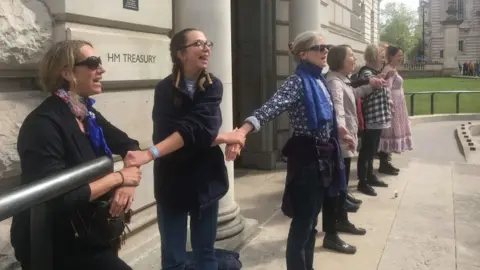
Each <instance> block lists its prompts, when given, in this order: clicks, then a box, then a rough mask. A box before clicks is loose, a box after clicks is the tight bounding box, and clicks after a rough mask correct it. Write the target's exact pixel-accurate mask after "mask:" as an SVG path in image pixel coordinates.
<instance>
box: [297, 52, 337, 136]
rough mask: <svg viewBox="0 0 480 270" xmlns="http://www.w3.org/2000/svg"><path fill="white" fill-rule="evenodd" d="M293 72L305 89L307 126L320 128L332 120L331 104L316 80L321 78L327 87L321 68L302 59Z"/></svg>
mask: <svg viewBox="0 0 480 270" xmlns="http://www.w3.org/2000/svg"><path fill="white" fill-rule="evenodd" d="M295 73H296V74H297V75H298V76H300V78H302V82H303V88H304V90H305V95H304V96H305V100H304V104H305V109H306V115H307V119H308V128H309V129H311V130H320V129H321V128H323V127H324V126H325V124H327V123H328V122H331V121H332V120H333V110H332V105H331V103H330V101H329V99H328V97H327V96H326V95H325V93H324V91H323V90H322V88H321V87H320V85H319V84H318V82H317V80H321V81H322V83H323V84H324V85H325V87H327V81H326V80H325V77H323V75H322V68H321V67H319V66H317V65H314V64H312V63H310V62H308V61H302V62H301V63H300V64H298V65H297V69H296V72H295Z"/></svg>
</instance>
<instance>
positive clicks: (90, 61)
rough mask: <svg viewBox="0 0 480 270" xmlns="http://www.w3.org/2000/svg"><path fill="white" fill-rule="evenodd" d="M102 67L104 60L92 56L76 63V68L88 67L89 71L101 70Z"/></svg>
mask: <svg viewBox="0 0 480 270" xmlns="http://www.w3.org/2000/svg"><path fill="white" fill-rule="evenodd" d="M101 65H102V59H100V57H99V56H90V57H87V59H85V60H83V61H80V62H78V63H75V66H76V67H78V66H86V67H88V68H89V69H92V70H95V69H97V68H99V67H100V66H101Z"/></svg>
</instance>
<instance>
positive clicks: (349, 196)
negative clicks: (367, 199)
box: [347, 192, 362, 204]
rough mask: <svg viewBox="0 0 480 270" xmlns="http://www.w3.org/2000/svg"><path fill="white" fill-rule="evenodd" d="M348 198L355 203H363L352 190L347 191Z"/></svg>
mask: <svg viewBox="0 0 480 270" xmlns="http://www.w3.org/2000/svg"><path fill="white" fill-rule="evenodd" d="M347 200H349V201H351V202H352V203H354V204H362V200H360V199H357V198H355V197H354V196H353V195H352V194H351V193H350V192H348V193H347Z"/></svg>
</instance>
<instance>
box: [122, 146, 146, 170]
mask: <svg viewBox="0 0 480 270" xmlns="http://www.w3.org/2000/svg"><path fill="white" fill-rule="evenodd" d="M152 160H153V155H152V153H150V151H149V150H142V151H128V152H127V155H126V156H125V159H124V160H123V162H124V166H125V167H132V166H133V167H140V166H142V165H145V164H147V163H149V162H150V161H152Z"/></svg>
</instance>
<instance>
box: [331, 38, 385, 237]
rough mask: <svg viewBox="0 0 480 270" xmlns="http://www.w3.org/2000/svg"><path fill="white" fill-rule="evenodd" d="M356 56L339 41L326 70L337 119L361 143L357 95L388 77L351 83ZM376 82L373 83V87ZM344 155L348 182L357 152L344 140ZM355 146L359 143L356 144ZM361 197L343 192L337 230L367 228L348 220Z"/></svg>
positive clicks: (340, 126)
mask: <svg viewBox="0 0 480 270" xmlns="http://www.w3.org/2000/svg"><path fill="white" fill-rule="evenodd" d="M355 60H356V59H355V56H354V54H353V50H352V49H351V47H350V46H348V45H340V46H335V47H333V48H332V49H331V50H330V52H329V54H328V58H327V62H328V66H329V70H330V71H329V72H328V74H327V78H326V79H327V83H328V89H330V91H331V94H332V99H333V103H334V106H335V110H336V112H337V123H338V126H339V129H340V128H342V129H344V130H345V132H346V133H347V134H349V135H350V136H351V137H352V138H353V140H354V142H355V144H358V135H357V134H358V118H357V106H356V99H357V98H358V97H363V96H366V95H367V94H369V93H370V92H371V91H372V89H377V88H378V87H381V86H383V85H385V84H386V82H385V80H383V79H380V78H377V77H372V78H370V79H369V80H365V81H364V82H363V84H364V85H362V86H359V87H357V88H353V87H352V83H351V82H350V79H349V76H350V75H351V74H352V73H353V72H354V70H355ZM372 86H373V87H372ZM341 147H342V155H343V157H344V162H345V173H346V181H347V186H348V182H349V174H350V162H351V159H352V157H354V156H355V155H356V153H355V152H354V151H352V150H351V148H349V147H348V146H347V145H345V144H344V143H342V144H341ZM355 149H356V147H355ZM360 203H361V201H360V200H357V199H355V198H354V197H353V196H351V195H350V194H348V192H345V193H343V194H341V195H340V198H339V203H338V215H337V230H338V231H340V232H348V233H353V234H365V230H364V229H361V228H356V227H355V226H354V225H353V224H352V223H350V222H349V220H348V215H347V211H346V208H352V207H353V208H354V209H358V207H359V204H360Z"/></svg>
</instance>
